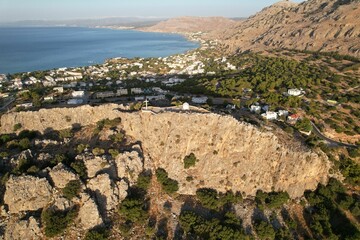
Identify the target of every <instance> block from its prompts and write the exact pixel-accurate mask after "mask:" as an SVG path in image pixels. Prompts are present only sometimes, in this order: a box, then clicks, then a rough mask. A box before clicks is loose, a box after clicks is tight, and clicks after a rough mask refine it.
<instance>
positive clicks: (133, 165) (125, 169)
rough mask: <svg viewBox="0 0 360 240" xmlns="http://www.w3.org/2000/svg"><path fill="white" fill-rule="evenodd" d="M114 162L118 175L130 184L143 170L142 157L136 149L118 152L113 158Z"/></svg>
mask: <svg viewBox="0 0 360 240" xmlns="http://www.w3.org/2000/svg"><path fill="white" fill-rule="evenodd" d="M115 163H116V168H117V174H118V176H119V177H120V178H126V179H127V180H128V181H129V183H130V184H134V183H135V182H136V181H137V178H138V176H139V174H140V173H141V172H142V171H143V170H144V166H143V165H144V164H143V159H142V157H141V156H140V155H139V152H138V151H131V152H124V153H121V154H119V155H118V156H117V157H116V159H115Z"/></svg>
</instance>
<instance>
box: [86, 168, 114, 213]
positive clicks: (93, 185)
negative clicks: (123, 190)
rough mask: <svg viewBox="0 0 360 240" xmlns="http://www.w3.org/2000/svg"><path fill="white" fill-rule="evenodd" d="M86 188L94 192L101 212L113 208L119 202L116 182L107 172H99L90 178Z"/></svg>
mask: <svg viewBox="0 0 360 240" xmlns="http://www.w3.org/2000/svg"><path fill="white" fill-rule="evenodd" d="M87 188H88V189H90V190H91V191H92V192H94V193H95V196H96V200H97V202H98V204H99V207H100V209H101V212H102V213H103V214H106V212H108V211H111V210H113V209H115V208H116V206H117V205H118V204H119V201H120V197H119V189H118V186H117V184H115V182H114V181H112V180H111V179H110V176H109V174H107V173H104V174H100V175H98V176H97V177H96V178H93V179H90V180H89V182H88V183H87Z"/></svg>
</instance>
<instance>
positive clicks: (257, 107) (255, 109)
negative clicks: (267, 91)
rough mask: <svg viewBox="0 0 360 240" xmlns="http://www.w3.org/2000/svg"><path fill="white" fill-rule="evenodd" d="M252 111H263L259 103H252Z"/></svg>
mask: <svg viewBox="0 0 360 240" xmlns="http://www.w3.org/2000/svg"><path fill="white" fill-rule="evenodd" d="M250 112H253V113H260V112H261V107H260V106H259V105H251V106H250Z"/></svg>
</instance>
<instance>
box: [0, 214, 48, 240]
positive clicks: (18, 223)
mask: <svg viewBox="0 0 360 240" xmlns="http://www.w3.org/2000/svg"><path fill="white" fill-rule="evenodd" d="M35 239H42V233H41V229H40V227H39V222H38V221H37V220H36V219H35V218H33V217H30V218H29V219H28V220H19V219H12V220H10V222H9V223H8V225H7V227H6V231H5V240H35Z"/></svg>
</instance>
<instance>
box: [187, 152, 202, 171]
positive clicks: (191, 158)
mask: <svg viewBox="0 0 360 240" xmlns="http://www.w3.org/2000/svg"><path fill="white" fill-rule="evenodd" d="M198 161H199V160H198V159H197V158H196V156H195V154H194V153H190V154H189V155H187V156H185V158H184V168H185V169H188V168H190V167H194V166H195V164H196V162H198Z"/></svg>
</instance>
